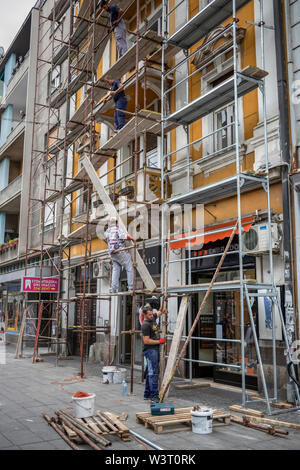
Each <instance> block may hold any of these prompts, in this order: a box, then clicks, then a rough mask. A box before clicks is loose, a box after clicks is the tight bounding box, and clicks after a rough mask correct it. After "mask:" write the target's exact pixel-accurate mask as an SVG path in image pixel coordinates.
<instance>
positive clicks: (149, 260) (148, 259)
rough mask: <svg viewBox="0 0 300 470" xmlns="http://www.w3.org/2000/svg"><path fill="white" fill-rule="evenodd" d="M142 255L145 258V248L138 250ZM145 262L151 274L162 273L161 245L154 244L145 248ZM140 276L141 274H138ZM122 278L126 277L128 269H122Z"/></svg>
mask: <svg viewBox="0 0 300 470" xmlns="http://www.w3.org/2000/svg"><path fill="white" fill-rule="evenodd" d="M138 252H139V254H140V256H141V257H142V258H143V250H138ZM143 259H144V263H145V265H146V266H147V269H148V271H149V273H150V274H151V276H156V275H157V274H160V273H161V246H160V245H159V246H158V245H157V246H152V247H149V248H146V249H145V258H143ZM138 276H139V274H138ZM120 279H126V271H125V269H123V270H122V271H121V276H120Z"/></svg>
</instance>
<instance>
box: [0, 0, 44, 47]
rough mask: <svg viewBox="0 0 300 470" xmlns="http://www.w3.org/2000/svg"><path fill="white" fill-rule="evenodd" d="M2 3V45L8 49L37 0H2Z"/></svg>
mask: <svg viewBox="0 0 300 470" xmlns="http://www.w3.org/2000/svg"><path fill="white" fill-rule="evenodd" d="M0 3H1V15H0V46H3V47H4V49H5V51H6V50H7V49H8V47H9V45H10V43H11V42H12V40H13V39H14V37H15V35H16V34H17V32H18V30H19V28H20V26H21V25H22V24H23V22H24V20H25V18H26V16H27V14H28V13H29V11H30V9H31V8H32V7H33V6H34V5H35V3H36V0H0Z"/></svg>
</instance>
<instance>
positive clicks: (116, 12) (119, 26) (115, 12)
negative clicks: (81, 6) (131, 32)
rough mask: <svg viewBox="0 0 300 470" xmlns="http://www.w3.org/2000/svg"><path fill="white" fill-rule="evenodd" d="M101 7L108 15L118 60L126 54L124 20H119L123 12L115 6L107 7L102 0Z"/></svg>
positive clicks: (104, 0) (105, 2) (106, 3)
mask: <svg viewBox="0 0 300 470" xmlns="http://www.w3.org/2000/svg"><path fill="white" fill-rule="evenodd" d="M101 7H102V8H104V10H106V11H107V12H108V13H109V15H110V22H111V26H112V28H113V31H114V36H115V38H116V43H117V51H118V59H120V57H122V55H124V54H125V52H127V42H126V26H125V23H124V20H123V19H120V17H121V16H122V15H123V13H124V11H123V10H122V9H121V8H120V7H118V6H117V5H109V4H108V2H107V1H106V0H102V2H101Z"/></svg>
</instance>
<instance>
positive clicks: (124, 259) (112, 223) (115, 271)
mask: <svg viewBox="0 0 300 470" xmlns="http://www.w3.org/2000/svg"><path fill="white" fill-rule="evenodd" d="M105 237H106V239H107V244H108V251H109V254H110V257H111V261H112V279H111V287H110V290H109V291H110V292H112V293H113V292H118V290H119V281H120V274H121V269H122V267H123V268H124V269H126V273H127V284H128V291H133V264H132V259H131V256H130V254H129V252H128V250H123V249H124V248H126V247H125V241H126V240H132V239H133V238H132V237H131V235H127V234H126V233H125V232H124V230H122V229H121V228H120V227H119V225H118V220H117V218H116V217H111V218H110V219H109V227H108V229H107V230H106V232H105ZM119 250H121V251H119Z"/></svg>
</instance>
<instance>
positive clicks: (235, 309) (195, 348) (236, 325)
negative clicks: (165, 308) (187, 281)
mask: <svg viewBox="0 0 300 470" xmlns="http://www.w3.org/2000/svg"><path fill="white" fill-rule="evenodd" d="M213 274H214V272H213V271H212V272H211V273H205V274H198V273H197V274H196V273H194V274H193V278H192V279H193V281H192V282H193V283H194V284H201V283H209V282H210V280H211V278H212V276H213ZM244 275H245V276H246V277H247V278H249V279H254V278H255V270H254V269H249V270H245V272H244ZM238 277H239V271H238V270H232V271H226V272H223V273H221V274H220V275H219V277H218V278H217V281H216V282H221V281H233V280H236V279H238ZM204 295H205V291H200V292H198V293H197V294H195V295H194V296H193V300H192V321H193V320H194V319H195V317H196V315H197V312H198V309H199V307H200V305H201V302H202V300H203V297H204ZM256 312H257V308H256V305H255V304H254V306H253V316H254V319H255V323H256V330H257V334H258V325H257V315H256ZM193 336H194V337H196V336H197V337H206V338H218V339H220V341H209V339H208V340H197V339H194V340H192V359H193V360H196V361H197V360H198V361H199V360H201V361H212V362H215V363H219V364H223V365H220V366H219V365H213V366H209V365H205V364H201V363H197V362H193V363H192V372H193V377H207V378H209V377H212V378H213V379H214V381H215V382H218V383H225V384H229V385H234V386H241V379H242V376H241V371H240V370H239V369H234V368H232V367H230V365H236V366H240V365H241V344H240V343H239V342H238V341H237V340H240V338H241V320H240V292H239V291H238V290H236V291H223V292H219V291H214V292H211V294H210V295H209V297H208V299H207V303H206V305H205V308H204V311H203V314H202V315H201V317H200V321H199V323H198V325H197V327H196V330H195V332H194V334H193ZM244 336H245V342H246V346H245V367H246V386H247V388H250V389H253V390H256V389H257V359H256V351H255V346H254V341H253V334H252V329H251V325H250V318H249V313H248V308H247V305H246V302H245V303H244ZM221 340H222V341H221ZM223 340H233V342H231V341H223ZM234 341H236V342H234ZM227 364H228V366H227ZM186 373H187V376H188V365H187V367H186Z"/></svg>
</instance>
